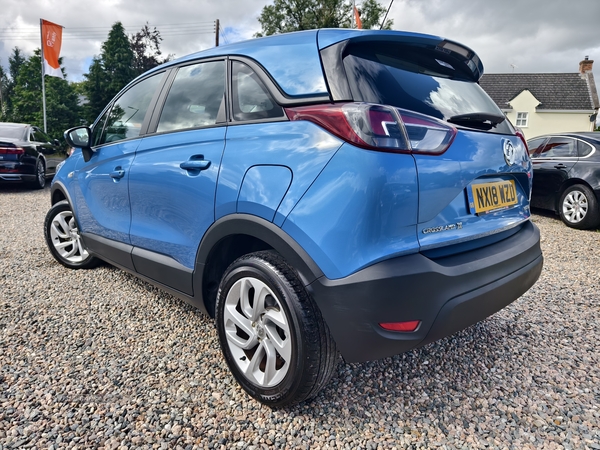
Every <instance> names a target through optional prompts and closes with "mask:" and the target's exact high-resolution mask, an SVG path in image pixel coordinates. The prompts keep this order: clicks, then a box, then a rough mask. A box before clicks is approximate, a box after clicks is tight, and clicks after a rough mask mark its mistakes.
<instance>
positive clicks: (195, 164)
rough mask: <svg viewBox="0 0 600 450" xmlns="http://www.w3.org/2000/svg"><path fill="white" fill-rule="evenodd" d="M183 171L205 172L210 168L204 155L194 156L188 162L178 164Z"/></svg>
mask: <svg viewBox="0 0 600 450" xmlns="http://www.w3.org/2000/svg"><path fill="white" fill-rule="evenodd" d="M179 167H181V168H182V169H184V170H206V169H208V168H209V167H210V161H208V160H207V159H204V155H194V156H192V157H191V158H190V159H189V160H187V161H185V162H182V163H181V164H179Z"/></svg>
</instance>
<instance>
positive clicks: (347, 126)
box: [286, 103, 456, 155]
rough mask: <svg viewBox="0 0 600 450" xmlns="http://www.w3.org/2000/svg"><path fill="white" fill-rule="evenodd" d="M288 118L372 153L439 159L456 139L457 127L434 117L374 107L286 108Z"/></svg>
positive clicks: (318, 106) (329, 105)
mask: <svg viewBox="0 0 600 450" xmlns="http://www.w3.org/2000/svg"><path fill="white" fill-rule="evenodd" d="M286 114H287V116H288V118H289V119H290V120H308V121H311V122H314V123H316V124H318V125H320V126H322V127H323V128H325V129H326V130H327V131H329V132H330V133H332V134H334V135H336V136H338V137H339V138H341V139H343V140H345V141H346V142H349V143H351V144H354V145H356V146H358V147H362V148H366V149H369V150H379V151H386V152H395V153H423V154H433V155H439V154H441V153H443V152H445V151H446V150H447V149H448V147H450V144H452V141H453V139H454V136H456V129H455V128H454V127H452V126H450V125H448V124H446V123H444V122H442V121H440V120H437V119H435V118H433V117H429V116H426V115H423V114H419V113H415V112H412V111H407V110H404V109H399V108H393V107H390V106H383V105H375V104H371V103H345V104H328V105H313V106H301V107H297V108H286Z"/></svg>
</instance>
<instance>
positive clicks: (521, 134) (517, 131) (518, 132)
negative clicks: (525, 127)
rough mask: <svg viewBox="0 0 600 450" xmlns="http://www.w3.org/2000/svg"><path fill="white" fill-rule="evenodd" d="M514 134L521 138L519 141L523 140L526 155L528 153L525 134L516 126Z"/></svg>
mask: <svg viewBox="0 0 600 450" xmlns="http://www.w3.org/2000/svg"><path fill="white" fill-rule="evenodd" d="M515 134H516V135H517V136H519V138H520V139H521V142H523V145H524V146H525V152H526V153H527V155H529V147H527V141H526V140H525V134H523V131H522V130H521V129H520V128H517V129H516V130H515Z"/></svg>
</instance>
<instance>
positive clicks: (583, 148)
mask: <svg viewBox="0 0 600 450" xmlns="http://www.w3.org/2000/svg"><path fill="white" fill-rule="evenodd" d="M593 151H594V147H592V146H591V145H590V144H588V143H587V142H583V141H577V153H578V154H579V157H580V158H583V157H586V156H588V155H589V154H590V153H592V152H593Z"/></svg>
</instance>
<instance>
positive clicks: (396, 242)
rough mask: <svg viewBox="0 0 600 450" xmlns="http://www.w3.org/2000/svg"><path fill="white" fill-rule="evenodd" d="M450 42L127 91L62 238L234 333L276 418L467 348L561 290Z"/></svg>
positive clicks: (171, 67)
mask: <svg viewBox="0 0 600 450" xmlns="http://www.w3.org/2000/svg"><path fill="white" fill-rule="evenodd" d="M482 74H483V65H482V63H481V62H480V60H479V58H478V56H477V55H476V54H475V53H474V52H473V51H472V50H471V49H469V48H467V47H465V46H463V45H461V44H458V43H456V42H453V41H450V40H446V39H444V38H440V37H435V36H428V35H421V34H413V33H403V32H396V31H369V30H364V31H363V30H343V29H335V30H333V29H332V30H312V31H305V32H299V33H290V34H283V35H278V36H273V37H267V38H262V39H254V40H250V41H247V42H241V43H237V44H232V45H228V46H223V47H217V48H213V49H210V50H207V51H203V52H200V53H196V54H193V55H190V56H187V57H184V58H181V59H179V60H176V61H172V62H169V63H167V64H165V65H162V66H159V67H157V68H155V69H152V70H151V71H149V72H148V73H146V74H144V75H142V76H140V77H139V78H137V79H136V80H134V81H132V82H131V83H130V84H129V85H128V86H126V87H125V88H124V89H123V90H122V91H121V92H120V93H119V94H118V95H117V96H116V97H115V99H114V100H112V101H111V102H110V104H109V105H108V106H107V107H106V109H105V110H104V111H103V112H102V113H101V115H100V117H99V118H98V119H97V120H96V121H95V122H94V124H93V125H92V126H91V127H77V128H73V129H71V130H68V131H67V132H66V133H65V136H66V138H67V140H68V142H69V144H70V145H72V146H73V147H75V148H76V149H77V150H76V151H75V152H74V154H73V155H72V156H71V157H70V158H68V159H67V160H66V161H65V163H64V164H63V165H62V167H61V168H60V170H59V171H58V173H57V175H56V177H55V178H54V181H53V183H52V189H51V202H52V207H51V209H50V211H49V212H48V215H47V218H46V221H45V236H46V240H47V243H48V246H49V249H50V251H51V252H52V254H53V255H54V257H55V258H56V259H57V260H58V262H60V263H61V264H63V265H65V266H67V267H70V268H74V269H77V268H90V267H92V266H94V265H96V264H97V263H98V261H99V260H103V261H106V262H108V263H110V264H112V265H114V266H117V267H120V268H122V269H124V270H126V271H128V272H131V273H133V274H135V275H137V276H139V277H140V278H142V279H144V280H146V281H148V282H150V283H152V284H154V285H157V286H160V287H161V288H163V289H164V290H165V291H167V292H170V293H171V294H173V295H176V296H177V297H179V298H181V299H183V300H185V301H187V302H189V303H191V304H193V305H195V306H197V307H198V308H200V309H201V310H202V311H204V312H206V313H207V314H208V315H210V316H211V317H214V319H215V322H216V327H217V330H218V335H219V339H220V344H221V348H222V351H223V355H224V358H225V360H226V362H227V364H228V365H229V368H230V369H231V372H232V374H233V376H234V377H235V378H236V380H237V381H238V382H239V384H240V385H241V386H242V387H243V388H244V389H245V390H246V391H247V392H248V394H250V395H251V396H253V397H255V398H256V399H258V400H259V401H261V402H263V403H265V404H267V405H270V406H283V405H289V404H292V403H295V402H299V401H302V400H305V399H308V398H311V397H314V396H315V395H316V394H317V392H319V390H320V389H321V388H322V387H323V386H324V385H325V384H326V383H327V381H328V380H329V378H330V376H331V375H332V373H333V372H334V370H335V366H336V362H337V359H338V354H339V353H341V355H342V356H343V357H344V358H345V360H346V361H348V362H358V361H366V360H372V359H377V358H383V357H386V356H391V355H395V354H398V353H401V352H405V351H407V350H410V349H413V348H416V347H419V346H423V345H425V344H428V343H430V342H432V341H435V340H437V339H440V338H442V337H444V336H448V335H450V334H452V333H454V332H456V331H458V330H461V329H463V328H465V327H467V326H469V325H471V324H473V323H476V322H477V321H480V320H482V319H484V318H485V317H487V316H489V315H490V314H493V313H495V312H496V311H498V310H500V309H501V308H503V307H505V306H506V305H508V304H509V303H511V302H513V301H514V300H515V299H517V298H518V297H519V296H521V295H522V294H523V293H524V292H526V291H527V290H528V289H529V288H530V287H531V286H532V285H533V284H534V283H535V281H536V280H537V278H538V277H539V275H540V272H541V270H542V254H541V251H540V236H539V231H538V229H537V228H536V227H535V225H533V224H532V223H531V221H530V210H529V198H530V194H531V185H532V183H531V181H532V178H531V177H532V175H531V174H532V171H531V161H530V159H529V156H528V152H527V147H526V144H525V142H524V140H523V136H522V135H520V134H519V133H518V132H517V131H515V129H514V128H513V126H512V125H511V124H510V123H509V121H508V120H507V119H506V118H505V116H504V114H502V112H501V111H500V110H499V109H498V107H497V106H496V105H495V104H494V102H493V101H492V100H490V98H489V97H488V96H487V95H486V94H485V93H484V91H483V90H482V89H481V88H480V87H479V85H478V83H477V81H478V80H479V78H480V77H481V75H482Z"/></svg>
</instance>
